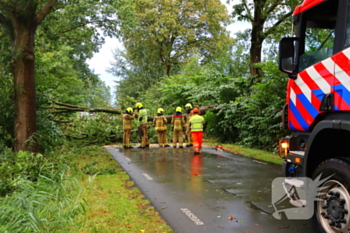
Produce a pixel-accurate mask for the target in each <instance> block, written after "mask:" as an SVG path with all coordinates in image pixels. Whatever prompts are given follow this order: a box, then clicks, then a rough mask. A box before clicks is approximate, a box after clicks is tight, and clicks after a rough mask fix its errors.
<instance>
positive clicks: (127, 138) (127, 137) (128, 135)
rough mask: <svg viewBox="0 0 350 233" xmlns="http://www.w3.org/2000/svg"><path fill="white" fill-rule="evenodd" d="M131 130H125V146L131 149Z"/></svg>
mask: <svg viewBox="0 0 350 233" xmlns="http://www.w3.org/2000/svg"><path fill="white" fill-rule="evenodd" d="M130 138H131V129H124V134H123V146H127V147H130Z"/></svg>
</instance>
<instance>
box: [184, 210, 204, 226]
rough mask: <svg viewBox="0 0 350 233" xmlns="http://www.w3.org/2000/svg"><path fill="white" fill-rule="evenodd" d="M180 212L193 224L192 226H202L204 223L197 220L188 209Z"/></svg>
mask: <svg viewBox="0 0 350 233" xmlns="http://www.w3.org/2000/svg"><path fill="white" fill-rule="evenodd" d="M181 211H182V212H184V213H185V214H186V215H187V217H189V218H190V219H191V220H192V221H193V222H194V224H196V225H198V226H199V225H204V223H203V222H202V221H201V220H199V218H197V216H196V215H194V214H193V213H192V212H191V211H190V210H189V209H187V208H181Z"/></svg>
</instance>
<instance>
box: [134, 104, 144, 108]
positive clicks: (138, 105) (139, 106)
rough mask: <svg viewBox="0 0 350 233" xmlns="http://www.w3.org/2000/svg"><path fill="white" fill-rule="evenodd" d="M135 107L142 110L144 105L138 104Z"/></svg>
mask: <svg viewBox="0 0 350 233" xmlns="http://www.w3.org/2000/svg"><path fill="white" fill-rule="evenodd" d="M135 107H136V108H142V107H143V105H142V103H136V105H135Z"/></svg>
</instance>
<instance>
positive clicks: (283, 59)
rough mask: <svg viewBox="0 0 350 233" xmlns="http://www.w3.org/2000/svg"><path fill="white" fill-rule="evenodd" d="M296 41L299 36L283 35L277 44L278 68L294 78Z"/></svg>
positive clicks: (295, 71) (295, 70)
mask: <svg viewBox="0 0 350 233" xmlns="http://www.w3.org/2000/svg"><path fill="white" fill-rule="evenodd" d="M298 41H299V38H297V37H285V38H282V40H281V41H280V44H279V58H278V68H279V69H280V71H282V72H284V73H287V74H288V75H289V77H290V78H296V76H295V74H296V73H297V59H296V58H297V57H296V47H297V46H296V45H297V42H298Z"/></svg>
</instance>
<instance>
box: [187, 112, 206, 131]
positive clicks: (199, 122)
mask: <svg viewBox="0 0 350 233" xmlns="http://www.w3.org/2000/svg"><path fill="white" fill-rule="evenodd" d="M190 124H191V131H192V132H195V131H203V125H204V118H203V117H202V116H200V115H197V114H195V115H193V116H192V117H191V119H190Z"/></svg>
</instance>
